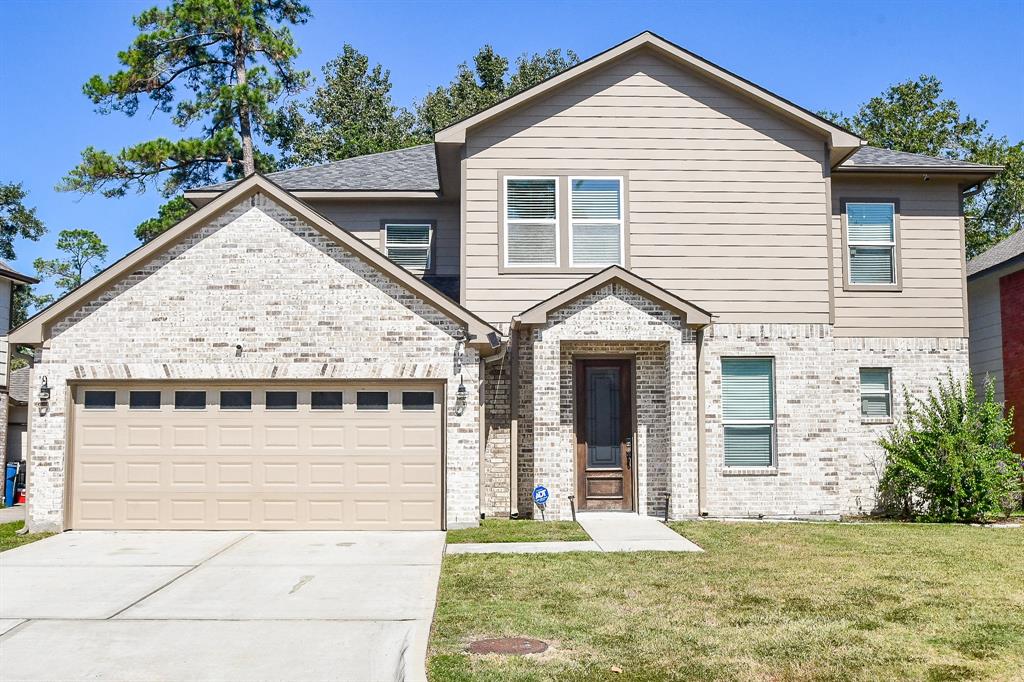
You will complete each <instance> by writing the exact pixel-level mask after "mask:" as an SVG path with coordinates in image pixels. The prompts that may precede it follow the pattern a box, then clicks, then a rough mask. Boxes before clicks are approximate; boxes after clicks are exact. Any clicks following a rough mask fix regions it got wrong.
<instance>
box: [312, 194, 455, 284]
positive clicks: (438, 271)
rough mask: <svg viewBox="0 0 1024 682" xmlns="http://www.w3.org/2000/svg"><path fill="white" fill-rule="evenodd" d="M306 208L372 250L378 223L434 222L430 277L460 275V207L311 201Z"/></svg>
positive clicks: (377, 239)
mask: <svg viewBox="0 0 1024 682" xmlns="http://www.w3.org/2000/svg"><path fill="white" fill-rule="evenodd" d="M309 204H310V205H311V206H312V207H313V208H314V209H316V210H317V211H318V212H320V213H321V214H323V215H324V216H326V217H327V218H329V219H330V220H331V222H333V223H334V224H335V225H337V226H339V227H342V228H344V229H346V230H348V231H349V232H351V233H353V234H355V235H356V236H357V237H359V238H360V239H362V240H363V241H365V242H366V243H367V244H369V245H371V246H372V247H374V248H375V249H381V247H382V246H383V245H382V244H381V241H380V221H381V220H409V221H417V220H420V221H423V220H435V221H437V232H436V233H435V235H434V240H435V249H434V257H435V261H434V268H433V271H432V274H435V275H449V276H458V274H459V204H458V202H457V201H456V202H439V201H430V200H425V201H419V200H402V201H362V200H355V201H353V200H346V201H310V202H309Z"/></svg>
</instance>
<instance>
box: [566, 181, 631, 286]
mask: <svg viewBox="0 0 1024 682" xmlns="http://www.w3.org/2000/svg"><path fill="white" fill-rule="evenodd" d="M569 205H570V216H569V264H570V265H571V266H573V267H577V266H583V267H586V266H589V265H598V266H603V265H622V264H623V261H624V254H623V229H622V225H623V219H622V178H579V177H571V178H569Z"/></svg>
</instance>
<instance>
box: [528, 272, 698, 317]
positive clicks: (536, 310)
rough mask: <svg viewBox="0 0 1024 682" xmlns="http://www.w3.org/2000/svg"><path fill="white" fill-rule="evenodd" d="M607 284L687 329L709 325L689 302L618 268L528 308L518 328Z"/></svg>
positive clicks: (600, 273) (586, 280) (588, 279)
mask: <svg viewBox="0 0 1024 682" xmlns="http://www.w3.org/2000/svg"><path fill="white" fill-rule="evenodd" d="M611 283H616V284H622V285H624V286H626V287H629V288H630V289H632V290H633V291H636V292H637V293H639V294H641V295H642V296H645V297H646V298H648V299H650V300H652V301H654V302H655V303H658V304H659V305H661V306H663V307H665V308H667V309H669V310H672V311H674V312H676V313H679V315H681V316H682V317H683V319H684V320H685V321H686V324H687V325H691V326H701V325H706V324H711V313H709V312H708V311H706V310H704V309H703V308H698V307H697V306H695V305H693V304H692V303H690V302H689V301H685V300H683V299H681V298H679V297H678V296H676V295H675V294H673V293H671V292H669V291H666V290H665V289H662V288H661V287H659V286H658V285H657V284H654V283H653V282H650V281H648V280H646V279H644V278H643V277H638V276H637V275H634V274H633V273H632V272H630V271H629V270H626V269H625V268H623V267H620V266H618V265H613V266H611V267H608V268H605V269H604V270H602V271H601V272H599V273H597V274H596V275H593V276H591V277H588V278H587V279H585V280H583V281H582V282H579V283H578V284H575V285H573V286H571V287H569V288H568V289H564V290H563V291H561V292H560V293H557V294H555V295H554V296H552V297H551V298H549V299H547V300H545V301H541V302H540V303H538V304H537V305H535V306H533V307H532V308H529V309H528V310H525V311H524V312H522V313H520V314H519V315H518V316H517V317H516V320H518V322H519V323H520V324H544V323H545V322H547V321H548V315H550V314H551V313H553V312H555V311H556V310H558V309H559V308H561V307H563V306H565V305H568V304H569V303H572V302H573V301H575V300H577V299H579V298H582V297H584V296H586V295H587V294H589V293H591V292H593V291H596V290H598V289H600V288H601V287H603V286H605V285H607V284H611Z"/></svg>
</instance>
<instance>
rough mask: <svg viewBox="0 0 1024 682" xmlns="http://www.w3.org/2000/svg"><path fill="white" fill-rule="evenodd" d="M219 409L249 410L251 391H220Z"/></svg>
mask: <svg viewBox="0 0 1024 682" xmlns="http://www.w3.org/2000/svg"><path fill="white" fill-rule="evenodd" d="M220 409H222V410H251V409H252V391H221V392H220Z"/></svg>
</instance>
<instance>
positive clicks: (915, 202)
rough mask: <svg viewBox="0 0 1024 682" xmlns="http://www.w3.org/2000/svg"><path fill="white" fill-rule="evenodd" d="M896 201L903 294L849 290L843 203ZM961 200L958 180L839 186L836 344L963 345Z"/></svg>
mask: <svg viewBox="0 0 1024 682" xmlns="http://www.w3.org/2000/svg"><path fill="white" fill-rule="evenodd" d="M858 197H862V198H875V199H877V198H890V197H891V198H895V199H898V200H899V206H900V221H899V224H900V251H901V258H900V263H901V266H902V280H903V282H902V284H903V286H902V291H900V292H886V291H877V292H876V291H844V290H843V259H844V258H845V253H844V252H843V225H842V215H841V213H840V211H841V208H840V206H841V204H840V202H841V201H842V200H843V199H856V198H858ZM958 211H959V195H958V189H957V186H956V183H955V182H953V181H951V180H941V179H932V180H930V181H929V182H925V181H924V180H923V178H922V177H921V176H915V177H911V178H908V179H906V180H894V179H892V178H888V179H885V178H862V179H858V178H851V177H850V176H842V175H835V176H833V178H832V236H833V238H832V248H833V260H834V262H835V268H834V271H833V277H834V280H833V282H834V288H835V297H836V328H835V332H834V333H835V335H836V336H892V337H898V336H930V337H946V338H949V337H963V336H964V335H965V334H964V292H963V261H962V258H963V256H962V252H961V248H962V247H961V234H960V218H959V214H958Z"/></svg>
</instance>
